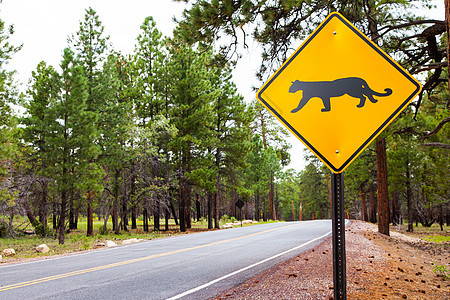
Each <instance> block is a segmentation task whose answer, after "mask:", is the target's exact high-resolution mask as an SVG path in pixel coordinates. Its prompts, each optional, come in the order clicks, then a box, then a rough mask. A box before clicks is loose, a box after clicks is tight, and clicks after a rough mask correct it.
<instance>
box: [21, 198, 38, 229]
mask: <svg viewBox="0 0 450 300" xmlns="http://www.w3.org/2000/svg"><path fill="white" fill-rule="evenodd" d="M23 206H24V208H25V212H26V214H27V217H28V220H29V221H30V223H31V224H33V225H34V224H36V217H35V216H34V213H33V210H32V209H31V207H30V204H29V203H28V198H26V199H25V201H24V203H23Z"/></svg>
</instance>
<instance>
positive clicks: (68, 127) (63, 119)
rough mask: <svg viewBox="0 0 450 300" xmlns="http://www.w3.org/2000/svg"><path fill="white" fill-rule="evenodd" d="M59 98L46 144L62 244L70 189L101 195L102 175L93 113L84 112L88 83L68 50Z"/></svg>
mask: <svg viewBox="0 0 450 300" xmlns="http://www.w3.org/2000/svg"><path fill="white" fill-rule="evenodd" d="M61 69H62V74H61V89H62V95H61V97H60V98H59V99H58V101H57V102H56V103H55V104H54V114H55V120H58V122H54V123H52V126H51V128H50V130H51V131H52V132H53V135H52V137H51V138H50V140H49V143H50V144H52V145H53V147H54V151H53V157H52V160H53V167H52V173H53V178H54V179H55V180H56V184H57V187H58V191H59V193H60V198H61V200H60V201H61V203H60V207H61V210H60V212H61V216H60V222H59V235H58V236H59V243H60V244H64V233H65V221H66V210H67V205H68V201H69V197H70V193H69V191H70V189H71V188H75V189H76V190H78V191H79V192H80V194H81V195H83V197H86V198H88V197H90V194H91V193H98V192H101V190H102V186H101V184H99V180H100V178H101V177H102V176H103V172H102V170H101V168H100V166H98V165H97V164H96V163H95V159H96V158H97V156H98V154H99V148H98V146H97V145H96V143H95V141H96V140H97V139H98V131H97V129H96V125H95V124H96V121H97V120H96V118H97V115H96V113H95V112H92V111H90V110H89V109H88V106H87V100H88V84H87V78H86V76H85V75H84V70H83V67H82V66H81V65H79V64H78V61H76V60H75V58H74V53H73V52H72V51H71V50H70V49H68V48H67V49H65V50H64V56H63V61H62V63H61Z"/></svg>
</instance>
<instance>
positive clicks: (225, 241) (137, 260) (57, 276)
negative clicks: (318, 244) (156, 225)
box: [0, 224, 298, 292]
mask: <svg viewBox="0 0 450 300" xmlns="http://www.w3.org/2000/svg"><path fill="white" fill-rule="evenodd" d="M296 225H298V224H292V225H287V226H283V227H279V228H272V229H268V230H264V231H261V232H257V233H252V234H249V235H244V236H241V237H236V238H231V239H227V240H222V241H218V242H213V243H209V244H204V245H200V246H195V247H190V248H184V249H179V250H174V251H169V252H164V253H160V254H154V255H149V256H145V257H141V258H136V259H130V260H126V261H122V262H117V263H113V264H107V265H103V266H99V267H94V268H89V269H83V270H78V271H73V272H68V273H63V274H59V275H53V276H48V277H43V278H39V279H35V280H30V281H25V282H21V283H16V284H11V285H7V286H4V287H1V288H0V292H4V291H8V290H12V289H17V288H21V287H26V286H29V285H34V284H38V283H43V282H47V281H52V280H56V279H61V278H65V277H70V276H75V275H80V274H86V273H91V272H95V271H100V270H105V269H110V268H114V267H119V266H124V265H128V264H132V263H136V262H141V261H145V260H149V259H153V258H158V257H163V256H168V255H174V254H178V253H183V252H187V251H192V250H197V249H202V248H206V247H211V246H215V245H220V244H223V243H228V242H232V241H237V240H241V239H245V238H250V237H254V236H257V235H261V234H264V233H268V232H272V231H276V230H281V229H285V228H289V227H293V226H296Z"/></svg>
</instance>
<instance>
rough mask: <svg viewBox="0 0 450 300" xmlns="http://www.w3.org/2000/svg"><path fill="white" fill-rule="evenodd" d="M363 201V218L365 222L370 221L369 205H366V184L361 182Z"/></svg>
mask: <svg viewBox="0 0 450 300" xmlns="http://www.w3.org/2000/svg"><path fill="white" fill-rule="evenodd" d="M361 201H362V219H363V221H364V222H367V221H368V219H369V218H368V216H367V207H366V192H365V191H364V185H363V184H361Z"/></svg>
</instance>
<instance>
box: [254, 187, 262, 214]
mask: <svg viewBox="0 0 450 300" xmlns="http://www.w3.org/2000/svg"><path fill="white" fill-rule="evenodd" d="M255 220H256V221H259V220H261V210H260V208H259V195H258V192H256V196H255Z"/></svg>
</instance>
